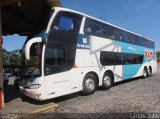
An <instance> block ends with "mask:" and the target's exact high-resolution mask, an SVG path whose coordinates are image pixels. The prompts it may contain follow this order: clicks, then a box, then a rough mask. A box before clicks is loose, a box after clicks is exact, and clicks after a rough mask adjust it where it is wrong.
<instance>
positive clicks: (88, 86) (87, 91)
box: [82, 73, 97, 95]
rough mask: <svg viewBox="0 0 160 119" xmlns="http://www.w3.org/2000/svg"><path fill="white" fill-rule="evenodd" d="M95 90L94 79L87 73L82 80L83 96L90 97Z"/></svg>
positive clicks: (95, 83) (95, 82)
mask: <svg viewBox="0 0 160 119" xmlns="http://www.w3.org/2000/svg"><path fill="white" fill-rule="evenodd" d="M96 90H97V80H96V77H95V76H94V75H93V74H91V73H89V74H87V75H86V76H85V77H84V79H83V90H82V93H83V95H91V94H93V93H94V92H95V91H96Z"/></svg>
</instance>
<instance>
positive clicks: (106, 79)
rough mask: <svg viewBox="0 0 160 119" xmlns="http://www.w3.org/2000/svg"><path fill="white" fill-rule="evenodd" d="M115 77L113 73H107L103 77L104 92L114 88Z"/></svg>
mask: <svg viewBox="0 0 160 119" xmlns="http://www.w3.org/2000/svg"><path fill="white" fill-rule="evenodd" d="M113 80H114V79H113V76H112V75H111V73H109V72H106V73H105V74H104V76H103V82H102V89H103V90H108V89H110V88H111V87H112V85H113Z"/></svg>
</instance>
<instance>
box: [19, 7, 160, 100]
mask: <svg viewBox="0 0 160 119" xmlns="http://www.w3.org/2000/svg"><path fill="white" fill-rule="evenodd" d="M23 51H24V56H25V58H24V67H25V68H24V74H23V76H22V79H21V80H20V82H19V84H20V85H19V87H20V91H21V92H22V93H23V94H24V95H26V96H29V97H30V98H33V99H36V100H47V99H50V98H55V97H59V96H62V95H67V94H71V93H74V92H79V91H81V92H83V93H84V94H85V95H90V94H93V93H94V92H95V91H96V90H97V87H102V88H103V89H109V88H110V87H111V86H112V85H113V83H115V82H119V81H123V80H127V79H131V78H135V77H139V76H143V77H144V78H145V77H147V76H151V74H152V73H154V72H155V71H156V69H157V61H156V52H155V45H154V42H153V41H152V40H149V39H147V38H144V37H142V36H140V35H138V34H135V33H133V32H130V31H127V30H125V29H122V28H119V27H117V26H114V25H112V24H109V23H106V22H103V21H101V20H98V19H96V18H93V17H90V16H88V15H85V14H82V13H79V12H76V11H73V10H69V9H65V8H58V7H55V8H53V13H52V16H51V18H50V20H49V22H48V26H46V30H45V31H43V32H41V33H40V34H38V35H35V37H33V38H31V39H29V40H28V41H27V42H26V44H25V47H24V50H23Z"/></svg>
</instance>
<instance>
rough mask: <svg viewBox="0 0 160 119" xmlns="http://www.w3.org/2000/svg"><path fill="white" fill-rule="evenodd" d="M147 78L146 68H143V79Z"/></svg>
mask: <svg viewBox="0 0 160 119" xmlns="http://www.w3.org/2000/svg"><path fill="white" fill-rule="evenodd" d="M147 76H148V71H147V68H146V67H145V68H144V69H143V78H146V77H147Z"/></svg>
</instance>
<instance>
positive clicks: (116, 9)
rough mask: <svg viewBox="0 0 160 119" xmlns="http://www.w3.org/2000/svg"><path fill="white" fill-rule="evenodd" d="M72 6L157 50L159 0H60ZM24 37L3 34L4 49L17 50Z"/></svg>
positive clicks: (66, 5) (159, 49)
mask: <svg viewBox="0 0 160 119" xmlns="http://www.w3.org/2000/svg"><path fill="white" fill-rule="evenodd" d="M61 3H62V5H63V7H65V8H69V9H73V10H76V11H79V12H82V13H85V14H88V15H90V16H93V17H96V18H98V19H101V20H103V21H106V22H109V23H111V24H114V25H116V26H119V27H121V28H124V29H127V30H129V31H132V32H135V33H138V34H140V35H142V36H144V37H146V38H150V39H152V40H154V41H155V45H156V50H157V51H160V13H159V12H160V0H61ZM25 39H26V37H21V36H18V35H13V36H4V37H3V42H4V43H3V46H2V47H3V48H5V49H7V50H8V51H13V50H16V49H20V48H22V46H23V43H24V41H25Z"/></svg>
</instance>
